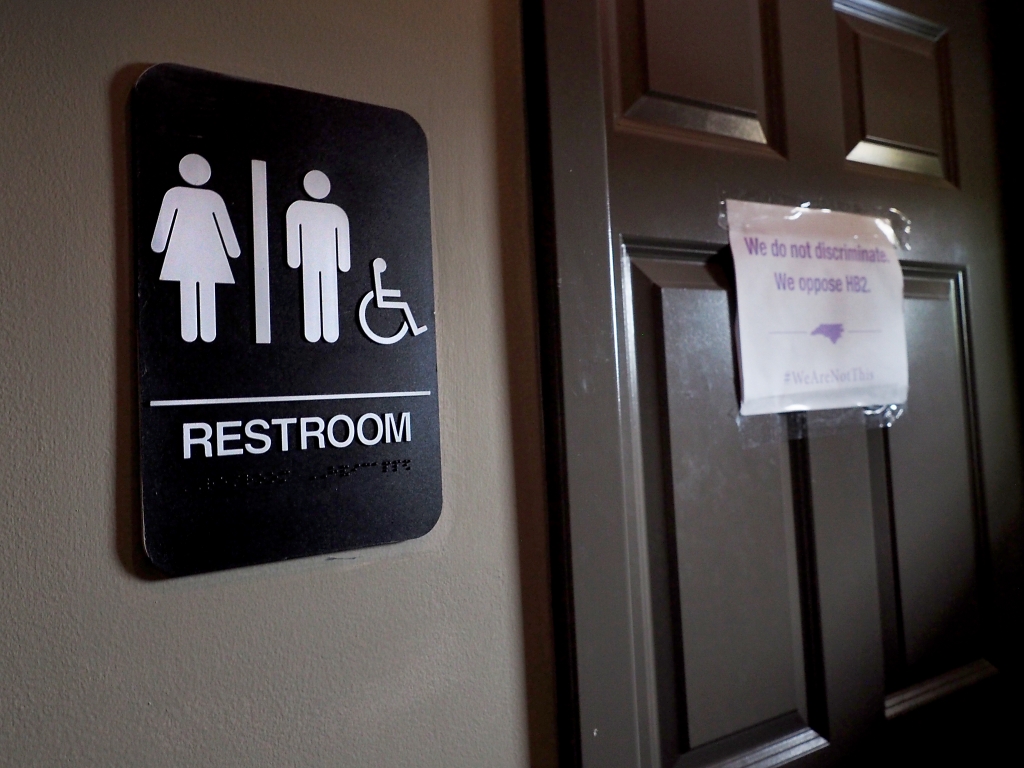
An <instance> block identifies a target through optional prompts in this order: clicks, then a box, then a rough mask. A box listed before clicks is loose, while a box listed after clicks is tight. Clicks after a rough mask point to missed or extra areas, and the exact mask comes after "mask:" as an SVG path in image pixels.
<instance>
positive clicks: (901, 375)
mask: <svg viewBox="0 0 1024 768" xmlns="http://www.w3.org/2000/svg"><path fill="white" fill-rule="evenodd" d="M726 206H727V213H728V216H729V244H730V245H731V247H732V255H733V262H734V263H735V266H736V303H737V315H738V321H739V360H740V380H741V383H742V403H741V405H740V413H741V414H744V415H753V414H759V413H779V412H783V411H807V410H820V409H826V408H847V407H857V406H871V405H885V404H889V403H903V402H906V399H907V340H906V331H905V329H904V326H903V273H902V270H901V269H900V265H899V256H898V248H897V242H896V236H895V233H894V232H893V229H892V225H891V224H890V222H889V220H888V219H883V218H875V217H871V216H858V215H855V214H852V213H840V212H836V211H829V210H821V209H814V208H789V207H787V206H781V205H763V204H759V203H746V202H740V201H737V200H728V201H727V202H726Z"/></svg>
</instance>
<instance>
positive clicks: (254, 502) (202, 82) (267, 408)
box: [131, 64, 441, 574]
mask: <svg viewBox="0 0 1024 768" xmlns="http://www.w3.org/2000/svg"><path fill="white" fill-rule="evenodd" d="M131 120H132V203H133V227H134V256H135V287H136V318H137V324H138V377H139V432H140V472H141V489H142V515H143V531H144V534H143V539H144V544H145V549H146V553H147V555H148V556H149V558H150V559H151V560H152V561H153V563H155V564H156V565H157V566H158V567H160V568H161V569H163V570H164V571H166V572H168V573H171V574H186V573H198V572H203V571H211V570H217V569H222V568H231V567H236V566H242V565H250V564H255V563H263V562H269V561H274V560H283V559H288V558H293V557H303V556H308V555H317V554H326V553H332V552H340V551H344V550H350V549H356V548H363V547H369V546H375V545H380V544H389V543H394V542H399V541H404V540H407V539H411V538H415V537H418V536H422V535H423V534H425V533H427V532H428V531H429V530H430V529H431V528H432V527H433V526H434V524H435V523H436V522H437V519H438V517H439V516H440V513H441V459H440V445H439V425H438V404H437V403H438V401H437V355H436V344H435V335H434V331H435V329H434V288H433V270H432V257H431V238H430V197H429V175H428V163H427V144H426V138H425V136H424V134H423V131H422V130H421V128H420V127H419V125H418V124H417V123H416V121H415V120H413V118H411V117H410V116H409V115H407V114H405V113H403V112H399V111H397V110H393V109H386V108H383V107H378V106H373V105H370V104H362V103H359V102H354V101H348V100H345V99H340V98H334V97H330V96H323V95H319V94H313V93H307V92H304V91H298V90H293V89H289V88H283V87H279V86H271V85H265V84H261V83H254V82H249V81H244V80H238V79H234V78H229V77H225V76H222V75H217V74H212V73H209V72H203V71H201V70H196V69H190V68H187V67H180V66H174V65H168V64H161V65H158V66H155V67H152V68H150V69H149V70H147V71H146V72H145V73H144V74H143V75H142V77H141V78H139V80H138V82H137V83H136V84H135V89H134V91H133V93H132V101H131Z"/></svg>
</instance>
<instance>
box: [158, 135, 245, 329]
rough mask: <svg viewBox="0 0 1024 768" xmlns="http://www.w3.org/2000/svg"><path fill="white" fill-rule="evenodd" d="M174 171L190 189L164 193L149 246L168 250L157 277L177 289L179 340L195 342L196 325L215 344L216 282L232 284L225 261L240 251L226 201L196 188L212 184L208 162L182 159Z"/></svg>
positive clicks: (203, 159)
mask: <svg viewBox="0 0 1024 768" xmlns="http://www.w3.org/2000/svg"><path fill="white" fill-rule="evenodd" d="M178 173H180V174H181V178H183V179H184V180H185V181H187V182H188V183H189V184H191V185H192V186H190V187H172V188H171V189H169V190H167V192H166V193H165V194H164V199H163V202H162V203H161V204H160V213H159V214H158V215H157V220H156V229H154V231H153V241H152V243H151V244H150V247H151V248H152V249H153V251H154V252H155V253H162V252H163V251H164V249H165V248H166V249H167V255H166V256H165V257H164V264H163V268H162V269H161V270H160V279H161V280H168V281H171V282H177V283H179V285H180V286H181V338H183V339H184V340H185V341H195V340H196V331H197V327H196V326H197V325H199V326H200V328H201V331H200V333H201V335H202V339H203V341H213V340H214V339H215V338H216V336H217V293H216V287H217V283H226V284H229V285H232V284H234V282H235V278H234V276H233V275H232V274H231V265H230V264H228V260H227V258H226V257H227V256H230V257H231V258H233V259H237V258H238V257H239V256H240V255H241V253H242V249H241V248H240V247H239V246H238V239H237V238H236V237H235V230H234V229H233V228H232V227H231V218H230V217H229V216H228V209H227V208H226V207H225V205H224V199H223V198H222V197H221V196H220V195H218V194H217V193H216V192H214V191H213V190H210V189H198V187H201V186H202V185H203V184H205V183H206V182H208V181H209V180H210V164H209V163H208V162H206V159H205V158H204V157H202V156H201V155H196V154H191V155H185V156H184V157H183V158H181V162H179V163H178ZM197 294H198V299H197ZM197 321H198V322H197Z"/></svg>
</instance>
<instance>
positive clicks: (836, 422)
mask: <svg viewBox="0 0 1024 768" xmlns="http://www.w3.org/2000/svg"><path fill="white" fill-rule="evenodd" d="M751 197H752V196H748V195H744V194H742V193H736V194H723V195H722V197H721V202H720V206H719V214H718V224H719V227H721V228H722V229H724V230H726V231H729V217H728V208H727V204H726V200H727V199H731V200H733V201H735V200H744V199H747V200H750V199H751ZM758 202H763V203H767V204H769V205H785V206H787V207H788V208H789V211H786V212H783V213H784V214H785V215H784V218H785V219H788V220H795V219H799V218H803V217H804V216H805V215H806V214H810V213H812V211H813V212H814V213H815V214H817V213H822V212H823V213H831V212H833V211H836V212H842V213H852V214H856V215H859V216H864V217H869V218H870V219H871V220H872V221H871V224H872V225H873V226H874V227H875V228H876V229H875V231H876V232H878V233H881V234H882V235H883V236H884V239H885V240H886V241H888V243H889V244H890V245H891V246H892V248H893V249H894V250H895V252H896V256H897V258H899V257H900V256H902V254H905V253H908V252H910V251H911V242H910V234H911V221H910V219H909V218H908V217H907V216H905V215H904V214H903V213H902V212H901V211H899V210H897V209H896V208H881V207H870V208H863V207H861V208H854V209H852V210H851V209H843V208H836V207H834V204H833V203H834V201H829V200H813V199H812V200H805V201H801V202H797V203H795V202H794V201H793V200H792V199H790V200H772V199H770V200H764V199H763V198H762V200H760V201H758ZM734 247H735V246H734ZM734 258H735V256H734ZM738 315H739V313H738V312H737V320H738V319H739V317H738ZM737 326H738V323H737ZM737 326H734V343H735V344H736V346H737V349H736V359H737V361H739V360H740V359H741V357H740V349H739V344H740V334H739V328H738V327H737ZM861 402H863V401H861ZM904 409H905V403H879V404H876V405H862V406H858V407H848V408H835V409H822V410H812V409H806V410H805V409H801V408H799V407H788V408H786V409H785V412H779V413H765V414H760V415H740V414H739V413H738V412H737V414H736V417H735V420H736V425H737V429H738V432H739V437H740V440H741V443H742V444H743V446H744V447H745V448H753V447H757V446H760V445H765V444H768V443H777V442H780V441H784V440H793V439H803V438H806V437H812V438H813V437H817V436H828V435H839V434H844V433H850V432H853V431H858V432H861V433H863V431H864V430H866V429H888V428H890V427H892V426H893V425H894V424H895V422H896V421H897V420H898V419H899V418H900V417H901V416H902V415H903V413H904Z"/></svg>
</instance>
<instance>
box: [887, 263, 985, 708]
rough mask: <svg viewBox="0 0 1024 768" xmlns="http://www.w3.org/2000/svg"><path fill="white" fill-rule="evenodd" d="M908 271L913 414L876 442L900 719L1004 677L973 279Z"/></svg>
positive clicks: (890, 648) (890, 695) (890, 685)
mask: <svg viewBox="0 0 1024 768" xmlns="http://www.w3.org/2000/svg"><path fill="white" fill-rule="evenodd" d="M905 275H906V280H905V295H906V298H905V303H906V308H905V314H906V325H907V347H908V349H907V352H908V358H909V363H910V392H909V395H908V398H907V409H906V413H905V414H904V415H903V416H902V418H900V419H898V420H897V421H896V422H895V423H894V424H893V425H892V426H891V427H890V428H889V429H888V430H886V432H885V433H884V434H879V435H875V436H873V440H874V442H875V446H874V447H875V451H876V452H879V455H883V456H884V458H883V461H884V462H885V464H886V466H885V469H884V470H883V472H884V473H885V477H884V479H883V477H882V476H881V475H879V474H877V472H876V479H875V482H876V483H878V484H882V483H884V484H886V485H887V492H886V494H885V495H876V499H877V501H876V519H877V523H876V530H877V533H876V537H877V539H878V541H877V544H876V546H877V547H878V555H879V561H880V562H879V572H880V579H879V584H880V587H881V590H882V595H881V598H882V613H883V627H884V633H885V636H886V637H885V644H886V654H885V655H886V689H887V697H886V714H887V715H888V716H889V717H894V716H897V715H900V714H902V713H904V712H907V711H909V710H911V709H914V708H916V707H918V706H921V705H922V704H925V703H927V702H929V701H931V700H933V699H935V698H937V697H938V696H940V695H945V694H947V693H949V692H950V691H952V690H955V689H956V688H959V687H962V686H964V685H968V684H970V683H973V682H975V681H976V680H978V679H980V678H981V677H985V676H987V675H989V674H991V673H993V672H994V671H995V668H994V667H993V666H992V665H991V664H989V663H988V662H987V661H986V660H985V658H984V656H985V650H986V648H985V626H986V623H985V615H984V613H983V608H984V603H985V597H986V591H987V588H988V585H987V579H986V576H985V574H986V570H987V554H986V553H987V549H988V548H987V537H986V533H985V530H986V526H985V520H984V517H985V515H984V500H983V495H982V492H981V476H980V475H981V463H980V457H979V454H978V450H977V437H976V425H975V417H974V411H975V404H974V395H973V374H972V366H971V356H970V338H969V333H970V330H969V329H970V325H969V323H968V322H967V314H966V311H967V302H966V297H965V295H964V288H965V281H964V272H963V270H962V269H960V268H956V267H941V266H926V265H920V264H918V265H909V266H906V267H905ZM878 466H879V468H881V466H882V464H881V463H879V464H878Z"/></svg>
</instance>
